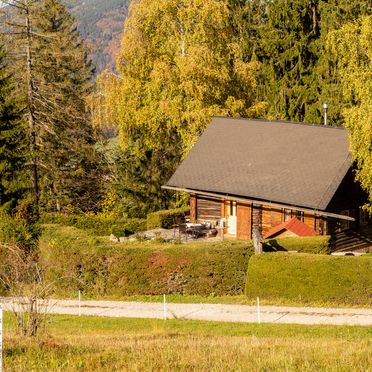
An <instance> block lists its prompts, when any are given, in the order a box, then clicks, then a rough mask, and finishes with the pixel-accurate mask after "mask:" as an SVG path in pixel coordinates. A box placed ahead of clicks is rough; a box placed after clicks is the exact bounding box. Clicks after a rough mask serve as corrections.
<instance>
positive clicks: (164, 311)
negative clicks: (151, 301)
mask: <svg viewBox="0 0 372 372" xmlns="http://www.w3.org/2000/svg"><path fill="white" fill-rule="evenodd" d="M163 298H164V302H163V305H164V306H163V315H164V320H167V300H166V299H165V295H163Z"/></svg>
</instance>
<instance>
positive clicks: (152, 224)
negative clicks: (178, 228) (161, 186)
mask: <svg viewBox="0 0 372 372" xmlns="http://www.w3.org/2000/svg"><path fill="white" fill-rule="evenodd" d="M189 211H190V208H189V207H182V208H177V209H169V210H163V211H157V212H153V213H149V214H148V215H147V229H148V230H151V229H156V228H158V227H162V228H164V229H170V228H172V226H173V225H174V223H175V220H176V219H179V218H182V217H184V216H185V215H186V214H187V213H189Z"/></svg>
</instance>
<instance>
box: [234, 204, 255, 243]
mask: <svg viewBox="0 0 372 372" xmlns="http://www.w3.org/2000/svg"><path fill="white" fill-rule="evenodd" d="M236 237H237V239H242V240H250V239H251V238H252V208H251V206H250V205H247V204H241V203H238V205H237V235H236Z"/></svg>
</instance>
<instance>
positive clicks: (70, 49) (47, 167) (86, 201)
mask: <svg viewBox="0 0 372 372" xmlns="http://www.w3.org/2000/svg"><path fill="white" fill-rule="evenodd" d="M10 4H11V5H15V6H16V10H17V18H16V20H17V21H16V22H17V23H16V25H15V30H19V29H21V30H23V32H22V33H15V36H14V37H13V38H12V41H13V44H14V45H15V46H16V47H17V49H18V50H20V51H23V50H25V51H26V53H25V55H26V56H27V60H25V59H24V57H23V56H24V53H22V52H21V53H20V54H19V58H18V64H17V65H16V67H17V70H16V71H17V76H18V77H19V87H20V94H21V95H24V96H27V109H26V111H27V113H28V117H29V127H30V129H29V132H30V138H31V141H30V142H31V146H30V152H31V154H32V159H33V163H34V170H35V172H34V173H33V174H34V176H33V181H34V194H35V202H36V203H37V204H38V202H39V199H40V198H41V203H42V206H43V207H44V208H47V209H51V208H52V209H57V210H60V209H61V208H63V207H66V206H67V205H69V204H71V205H73V206H74V207H77V208H78V209H84V210H87V209H91V208H94V207H96V206H97V198H99V196H100V191H99V182H100V181H99V175H98V169H97V165H96V164H95V161H96V154H95V150H94V139H93V128H92V126H91V122H90V117H89V115H88V114H87V111H86V109H85V98H86V97H87V96H88V94H89V93H90V90H91V79H92V77H93V71H94V70H93V67H92V65H91V63H90V62H89V61H88V58H87V51H86V49H85V47H84V45H83V44H82V42H81V40H80V38H79V35H78V33H77V30H76V26H75V24H74V19H73V17H72V16H71V15H70V14H69V13H68V11H67V9H66V8H65V7H64V6H63V5H62V4H61V3H59V2H58V1H57V0H41V1H33V0H20V1H17V2H16V3H15V4H13V3H10ZM23 24H26V27H23ZM25 66H26V74H24V73H22V72H23V71H24V70H25V68H24V67H25ZM95 187H97V189H98V190H94V188H95ZM40 194H41V196H40Z"/></svg>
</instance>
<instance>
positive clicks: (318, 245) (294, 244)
mask: <svg viewBox="0 0 372 372" xmlns="http://www.w3.org/2000/svg"><path fill="white" fill-rule="evenodd" d="M329 241H330V236H309V237H286V238H278V239H268V240H266V241H265V243H264V250H265V252H276V251H297V252H302V253H324V254H328V253H330V252H331V247H330V244H329Z"/></svg>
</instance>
